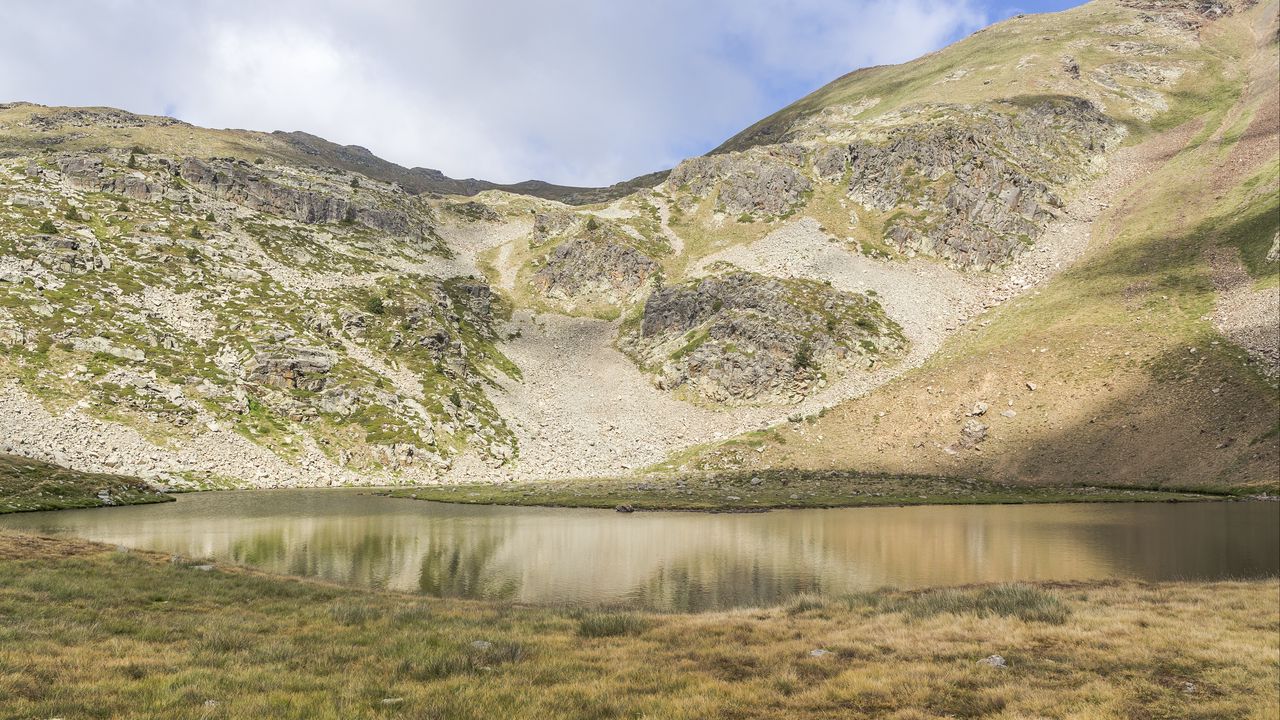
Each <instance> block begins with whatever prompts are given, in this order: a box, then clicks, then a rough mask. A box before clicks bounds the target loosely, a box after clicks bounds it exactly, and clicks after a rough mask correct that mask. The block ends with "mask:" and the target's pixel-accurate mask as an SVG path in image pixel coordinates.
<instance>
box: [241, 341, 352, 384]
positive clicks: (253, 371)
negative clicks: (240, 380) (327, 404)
mask: <svg viewBox="0 0 1280 720" xmlns="http://www.w3.org/2000/svg"><path fill="white" fill-rule="evenodd" d="M254 352H255V354H254V356H253V357H252V358H251V359H250V360H249V362H247V363H245V366H244V369H245V374H246V376H247V377H248V378H249V379H250V380H251V381H253V382H256V383H258V384H260V385H266V386H267V387H273V388H277V389H281V390H309V391H311V392H320V391H321V390H324V389H325V385H326V384H327V383H328V377H327V376H328V374H329V371H330V370H332V369H333V366H334V365H336V364H337V362H338V358H337V355H336V354H334V353H333V352H332V351H330V350H327V349H324V348H314V347H306V346H297V345H279V346H275V347H265V346H259V347H256V348H254Z"/></svg>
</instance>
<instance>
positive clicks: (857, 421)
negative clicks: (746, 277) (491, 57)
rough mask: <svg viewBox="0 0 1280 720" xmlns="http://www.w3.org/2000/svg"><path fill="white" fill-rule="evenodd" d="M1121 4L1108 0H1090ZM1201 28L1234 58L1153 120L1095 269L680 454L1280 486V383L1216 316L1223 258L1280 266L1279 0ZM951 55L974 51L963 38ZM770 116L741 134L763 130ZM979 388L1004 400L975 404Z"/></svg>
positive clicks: (1265, 281)
mask: <svg viewBox="0 0 1280 720" xmlns="http://www.w3.org/2000/svg"><path fill="white" fill-rule="evenodd" d="M1107 7H1108V4H1106V3H1092V4H1090V5H1089V6H1087V8H1086V10H1085V11H1084V12H1087V13H1098V12H1106V11H1107ZM1069 17H1075V16H1072V15H1070V14H1063V18H1064V19H1066V18H1069ZM1018 22H1023V23H1030V22H1032V19H1027V20H1025V21H1014V22H1012V24H1009V26H1008V27H1006V26H1003V25H1002V26H1000V27H998V28H993V29H992V30H991V31H989V32H986V33H982V34H981V35H979V36H977V37H975V38H971V39H970V40H968V41H965V43H962V44H961V46H959V50H960V52H959V57H961V58H963V57H965V55H966V53H969V52H977V51H978V50H979V49H980V48H983V47H985V46H984V43H987V42H989V40H990V38H992V37H995V36H996V35H997V34H998V33H1008V32H1011V31H1012V28H1016V27H1017V26H1018V25H1017V23H1018ZM1036 22H1042V23H1046V24H1047V23H1053V22H1055V20H1054V18H1044V19H1041V20H1037V21H1036ZM1046 27H1047V25H1046ZM1066 27H1069V25H1068V26H1066ZM1200 33H1201V41H1202V44H1203V48H1204V52H1205V54H1206V55H1208V56H1210V57H1213V58H1215V62H1216V63H1217V64H1218V65H1217V66H1218V67H1219V68H1220V72H1219V73H1217V74H1215V76H1214V77H1215V84H1214V85H1213V86H1206V87H1202V88H1196V89H1193V90H1188V91H1187V92H1183V93H1179V94H1178V95H1176V96H1175V102H1174V104H1173V105H1172V106H1171V108H1170V111H1169V114H1168V115H1167V116H1166V117H1165V119H1163V120H1161V122H1160V123H1156V124H1154V125H1153V126H1152V127H1151V129H1150V130H1149V131H1146V132H1144V133H1141V134H1139V135H1137V137H1136V138H1135V142H1139V141H1140V145H1138V148H1139V149H1141V151H1142V152H1140V153H1138V155H1139V157H1142V158H1145V160H1144V162H1146V163H1148V165H1147V167H1148V171H1147V172H1144V173H1143V177H1142V179H1141V180H1140V182H1138V183H1135V184H1134V185H1133V186H1131V187H1129V188H1128V189H1127V190H1126V191H1125V192H1123V193H1122V198H1121V200H1120V201H1119V202H1118V203H1115V204H1113V207H1111V208H1110V210H1109V211H1108V212H1107V213H1106V214H1105V215H1104V217H1103V218H1102V220H1101V222H1098V223H1096V224H1095V227H1094V228H1093V235H1092V242H1091V245H1090V248H1089V250H1088V252H1087V254H1086V256H1085V258H1084V259H1083V260H1081V261H1080V262H1079V263H1078V264H1077V265H1076V266H1075V267H1073V268H1071V269H1070V270H1068V271H1067V272H1065V273H1063V274H1062V275H1060V276H1059V277H1057V278H1056V279H1055V280H1053V281H1052V282H1051V283H1050V284H1049V285H1047V286H1045V287H1043V288H1042V289H1041V290H1040V291H1039V292H1036V293H1033V294H1031V295H1025V296H1023V297H1021V298H1019V299H1017V300H1015V301H1013V302H1011V303H1008V304H1006V305H1004V306H1002V307H999V308H997V309H994V310H992V311H990V312H988V313H987V314H986V316H985V317H983V318H982V319H981V321H980V322H977V323H974V324H973V325H972V326H971V327H970V332H965V333H962V334H960V335H958V336H956V337H954V338H952V339H951V340H950V341H949V342H948V343H947V344H946V345H945V347H944V348H943V349H942V351H941V352H939V353H938V354H937V355H935V356H934V357H932V358H931V359H930V360H929V361H928V362H927V363H926V364H925V365H924V367H922V368H920V369H919V370H917V371H914V372H911V373H908V374H906V375H904V376H902V377H901V378H899V379H897V380H896V381H894V382H892V383H890V384H889V385H887V386H884V387H882V388H880V389H878V390H876V391H874V392H872V393H871V394H870V395H868V396H866V397H864V398H860V399H857V400H853V401H849V402H846V403H844V404H842V405H840V406H839V407H836V408H834V409H833V410H831V411H829V412H827V413H824V414H823V415H822V416H820V417H811V418H808V419H806V420H804V421H802V422H797V423H790V424H788V425H787V426H784V427H781V428H779V429H778V430H777V432H776V433H772V434H769V435H767V436H764V437H763V438H762V442H756V443H753V445H756V446H758V449H759V451H758V452H755V451H744V450H743V449H741V448H740V447H735V445H734V444H731V445H725V446H716V447H713V448H708V449H705V450H704V451H703V452H700V453H695V454H694V456H693V457H692V458H681V459H677V460H675V461H673V462H672V463H670V464H668V465H666V466H664V467H665V469H674V468H678V467H685V468H704V467H711V468H716V467H732V468H739V469H748V470H749V469H756V468H770V469H774V470H780V469H785V468H795V469H802V470H816V469H824V468H825V469H831V468H846V469H849V468H852V469H856V470H863V471H869V472H883V473H900V474H902V473H923V474H932V475H944V476H962V477H975V476H976V477H983V478H988V479H992V480H997V481H1006V482H1018V483H1029V484H1070V483H1077V482H1090V483H1106V484H1125V485H1131V486H1142V487H1161V488H1184V489H1186V488H1203V489H1219V490H1221V489H1227V488H1236V489H1254V490H1268V491H1271V492H1274V491H1275V490H1276V489H1277V488H1280V478H1278V477H1277V474H1276V468H1277V467H1278V466H1280V392H1278V391H1277V383H1276V380H1275V378H1274V377H1268V376H1267V375H1266V374H1265V373H1264V369H1263V368H1262V367H1260V366H1259V365H1258V363H1256V362H1254V361H1252V360H1250V358H1249V357H1248V356H1247V354H1246V353H1245V352H1244V350H1243V349H1242V348H1240V347H1238V346H1236V345H1235V344H1234V343H1233V342H1232V341H1231V340H1229V339H1228V338H1227V337H1225V336H1223V335H1222V334H1221V333H1220V332H1219V331H1218V330H1217V329H1215V326H1214V323H1213V321H1212V316H1213V314H1214V312H1215V301H1216V300H1217V299H1218V293H1216V292H1215V286H1214V268H1213V266H1212V264H1211V261H1210V258H1211V256H1212V255H1213V253H1215V252H1217V251H1219V250H1222V249H1224V248H1225V249H1227V250H1231V251H1232V253H1233V254H1234V251H1235V249H1237V248H1238V249H1239V251H1240V252H1241V255H1242V256H1243V261H1244V263H1245V266H1246V267H1247V268H1248V270H1249V272H1251V273H1252V274H1253V275H1254V279H1255V282H1256V283H1257V286H1258V287H1261V288H1267V287H1272V288H1274V287H1275V285H1276V277H1277V267H1278V266H1277V263H1276V262H1274V261H1266V260H1265V255H1266V252H1267V248H1269V247H1270V245H1271V243H1272V238H1273V237H1274V236H1275V233H1276V232H1277V229H1280V216H1278V215H1277V206H1276V187H1277V183H1278V182H1280V155H1278V153H1277V149H1276V143H1277V140H1276V128H1277V121H1276V118H1277V105H1276V103H1277V90H1276V74H1275V68H1276V66H1277V54H1276V52H1277V45H1276V41H1277V34H1276V25H1275V4H1274V3H1270V4H1267V5H1265V6H1259V7H1256V8H1254V9H1253V10H1251V11H1249V12H1247V13H1242V14H1237V15H1235V16H1232V17H1228V18H1224V19H1221V20H1218V21H1216V22H1214V23H1211V24H1206V25H1205V26H1204V27H1203V28H1202V29H1201V31H1200ZM947 57H948V62H950V63H952V64H955V63H954V62H953V60H954V59H953V58H951V55H950V51H948V55H947ZM940 62H942V60H941V59H940V58H938V57H931V58H924V59H922V60H920V61H917V62H916V63H910V64H908V65H907V66H903V69H901V70H898V69H893V70H890V69H878V70H873V71H869V72H867V73H864V74H858V75H855V76H852V77H850V78H846V79H845V80H843V81H841V82H838V83H836V84H834V85H833V86H831V87H829V88H827V89H824V90H823V91H820V92H819V93H818V94H816V95H815V96H814V97H812V98H809V99H806V100H805V101H802V102H801V103H799V104H798V105H797V106H796V107H794V108H790V109H788V110H786V111H783V113H782V114H780V115H779V116H778V117H777V118H775V120H774V122H789V120H786V118H787V117H789V114H790V115H794V114H796V113H803V112H807V111H808V110H806V108H809V107H811V106H819V105H821V104H824V103H830V102H834V101H836V100H835V99H834V98H837V97H838V96H839V97H843V95H841V94H842V93H844V94H848V93H853V92H854V90H855V88H859V87H863V86H864V85H865V84H866V83H871V82H873V81H875V82H888V81H887V80H885V76H886V74H888V73H891V72H901V73H904V75H903V76H902V78H900V79H899V80H898V81H897V82H898V83H905V84H903V85H898V84H894V85H893V86H894V87H904V88H909V87H914V86H913V85H911V80H910V78H911V77H915V75H916V74H918V73H923V72H925V71H926V69H928V68H932V67H933V65H934V64H937V63H940ZM959 64H963V61H960V62H959ZM948 67H950V65H948ZM932 71H933V72H938V71H940V70H938V69H937V68H934V69H933V70H932ZM916 89H917V90H919V88H916ZM768 126H769V125H768V123H766V125H764V126H762V128H764V129H767V127H768ZM1161 126H1168V127H1167V129H1161ZM762 128H757V129H756V130H754V131H749V132H748V133H747V134H745V135H744V136H740V137H739V138H738V139H736V140H734V141H731V142H732V143H741V142H750V141H752V140H751V138H753V137H756V135H758V134H759V133H761V132H764V129H762ZM753 133H754V134H753ZM979 403H983V404H986V405H987V406H989V409H987V410H986V411H985V412H984V413H983V414H982V415H981V416H979V417H976V418H971V417H968V416H969V415H970V414H971V413H972V412H973V408H974V407H975V405H977V404H979ZM971 420H972V421H976V422H979V423H981V424H983V425H985V426H987V428H988V435H987V438H986V440H985V441H984V442H982V443H981V444H980V445H978V446H977V447H974V448H959V449H958V448H957V447H956V440H957V438H958V437H959V435H960V431H961V429H962V428H963V426H964V425H965V423H966V422H969V421H971Z"/></svg>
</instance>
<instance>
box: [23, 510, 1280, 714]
mask: <svg viewBox="0 0 1280 720" xmlns="http://www.w3.org/2000/svg"><path fill="white" fill-rule="evenodd" d="M1277 603H1280V580H1277V579H1275V578H1271V579H1265V580H1256V581H1241V582H1214V583H1194V582H1176V583H1156V584H1148V583H1137V582H1103V583H1041V584H1020V585H1014V586H972V587H966V588H951V589H936V590H924V591H914V592H901V591H893V590H882V591H875V592H869V593H862V594H859V595H854V596H849V597H842V598H819V597H813V596H801V597H798V598H796V599H794V600H793V601H791V602H790V603H788V604H787V605H785V606H781V607H774V608H754V609H743V610H733V611H724V612H714V613H706V614H698V615H690V614H651V613H633V612H624V613H616V612H604V611H585V610H580V609H573V608H556V607H530V606H519V605H509V604H497V603H485V602H475V601H461V600H434V599H428V598H425V597H422V596H415V595H407V594H403V593H395V592H385V591H372V590H362V589H358V588H350V587H340V586H336V585H332V584H327V583H323V582H318V581H312V580H303V579H297V578H286V577H278V576H272V575H268V574H265V573H262V572H258V571H255V570H250V569H246V568H241V567H220V566H219V567H215V568H213V569H208V568H207V567H204V566H203V565H202V564H198V561H179V562H173V561H172V560H171V559H170V558H169V557H168V556H166V555H161V554H158V553H147V552H120V551H117V550H115V549H113V548H111V547H109V546H105V545H98V544H94V543H88V542H82V541H78V540H67V539H53V538H41V537H36V536H29V535H16V534H4V533H0V620H2V622H0V714H2V715H4V716H6V717H88V718H111V717H126V716H127V717H134V718H152V717H156V718H159V717H164V718H250V717H254V718H256V717H273V718H304V717H306V718H338V717H341V718H417V717H432V718H481V717H509V718H543V717H557V718H612V717H645V718H783V717H832V716H841V717H895V718H900V719H901V720H911V719H914V720H922V719H925V718H939V717H1030V716H1060V715H1061V711H1062V710H1063V709H1064V708H1074V712H1075V713H1076V715H1074V716H1077V717H1089V718H1109V717H1132V716H1134V715H1135V713H1144V715H1143V716H1145V717H1181V718H1210V717H1214V718H1275V717H1277V713H1278V712H1280V708H1277V706H1276V704H1275V702H1276V698H1277V697H1278V695H1277V690H1280V661H1278V660H1277V658H1280V606H1278V605H1277ZM819 651H821V652H819ZM991 655H1000V656H1001V657H1002V658H1004V661H1005V663H1006V667H992V666H990V665H988V664H984V663H982V662H979V661H980V660H982V659H983V658H987V657H989V656H991Z"/></svg>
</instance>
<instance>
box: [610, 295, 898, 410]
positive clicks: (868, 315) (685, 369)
mask: <svg viewBox="0 0 1280 720" xmlns="http://www.w3.org/2000/svg"><path fill="white" fill-rule="evenodd" d="M620 346H621V347H622V348H623V349H624V350H625V351H626V352H628V353H629V354H630V355H631V356H632V357H633V358H634V359H635V360H636V361H637V362H638V363H639V364H640V365H641V366H642V367H647V368H649V369H651V370H652V371H653V372H655V373H656V375H657V383H658V385H659V387H662V388H665V389H673V390H674V389H676V388H682V387H683V388H687V389H688V390H689V391H691V392H692V393H693V394H694V395H696V396H700V397H702V398H705V399H708V400H712V401H716V402H724V403H740V402H746V401H770V400H774V401H776V400H784V401H795V400H798V399H800V398H802V397H803V396H804V395H806V394H808V393H809V392H811V391H812V390H814V389H815V388H816V387H817V385H818V384H819V382H821V381H822V379H823V376H824V375H827V374H831V375H834V374H838V373H839V372H841V371H844V370H847V369H851V368H854V367H861V368H867V367H870V366H871V365H872V364H874V363H875V362H876V361H877V359H878V358H880V357H882V356H892V355H894V354H895V353H897V352H898V351H900V350H901V349H903V347H904V346H905V340H904V338H903V336H902V333H901V330H900V328H899V327H898V326H897V324H896V323H894V322H893V321H892V320H891V319H889V318H888V317H887V316H886V315H885V312H884V310H883V309H882V308H881V307H880V305H879V303H877V302H876V301H875V300H873V299H871V298H869V297H867V296H866V295H861V294H855V293H846V292H840V291H837V290H834V289H832V288H831V287H830V286H829V285H826V284H824V283H820V282H816V281H809V280H793V279H787V280H783V279H778V278H770V277H765V276H762V275H756V274H754V273H749V272H742V271H736V272H731V273H729V274H726V275H722V276H714V277H708V278H703V279H700V280H692V281H689V282H687V283H683V284H681V285H676V286H672V287H667V288H662V289H660V290H657V291H655V292H654V293H653V294H652V295H650V296H649V299H648V301H647V302H646V303H645V306H644V314H643V316H642V317H641V319H640V323H639V327H638V328H634V329H632V331H631V332H629V333H627V334H625V335H624V336H623V338H622V340H621V342H620Z"/></svg>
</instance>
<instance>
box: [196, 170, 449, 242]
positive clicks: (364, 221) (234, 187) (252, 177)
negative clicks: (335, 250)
mask: <svg viewBox="0 0 1280 720" xmlns="http://www.w3.org/2000/svg"><path fill="white" fill-rule="evenodd" d="M178 174H179V175H180V176H181V177H182V179H183V180H186V181H187V182H189V183H191V184H192V185H195V186H196V187H198V188H199V189H200V190H201V191H203V192H205V193H208V194H209V195H212V196H214V197H217V198H220V199H223V200H228V201H230V202H233V203H236V204H237V205H243V206H244V207H247V208H251V209H253V210H258V211H261V212H268V213H273V214H276V215H281V216H284V217H287V218H290V219H292V220H296V221H298V222H302V223H327V222H357V223H360V224H361V225H365V226H366V227H370V228H373V229H374V230H381V231H382V232H386V233H390V234H392V235H398V236H411V235H424V236H425V235H430V234H432V229H431V227H430V226H429V225H428V224H427V223H426V222H425V221H424V220H422V219H420V218H414V217H410V216H409V215H408V214H407V213H406V212H404V211H403V210H400V209H392V208H384V207H377V206H375V205H370V204H362V203H359V202H357V201H355V200H354V199H349V198H347V197H344V196H341V195H338V194H335V193H333V192H321V191H316V190H304V189H299V188H294V187H289V186H288V185H286V184H284V183H283V182H280V181H278V180H276V179H272V178H271V177H269V174H268V171H266V170H262V169H260V168H257V167H255V166H254V165H250V164H249V163H246V162H244V161H242V160H229V159H223V160H217V159H215V160H211V161H209V162H205V161H203V160H199V159H197V158H192V157H189V158H186V159H185V160H183V161H182V164H181V165H179V167H178Z"/></svg>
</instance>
